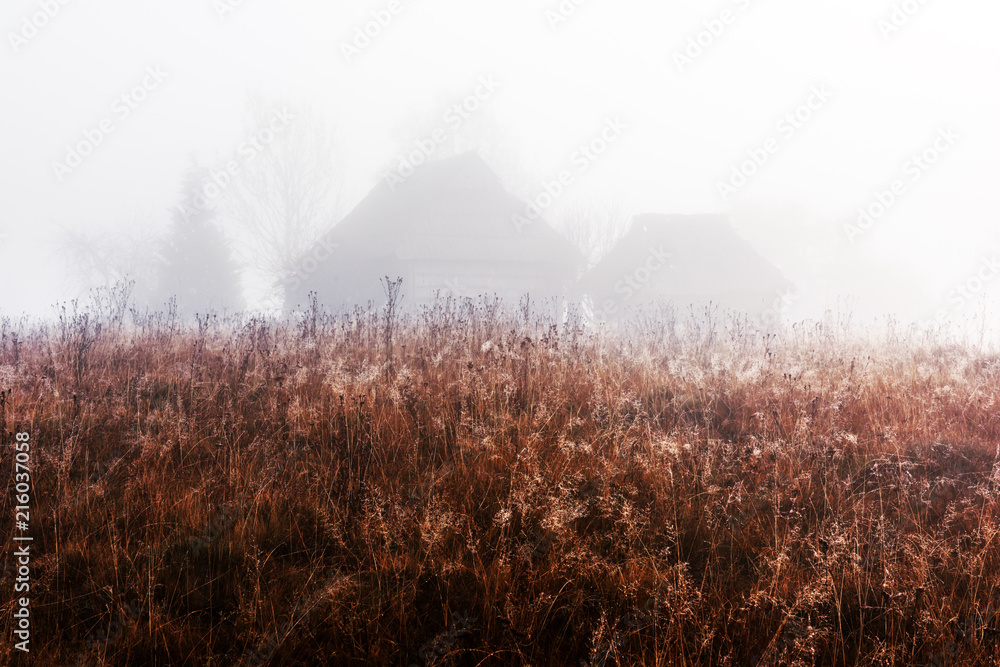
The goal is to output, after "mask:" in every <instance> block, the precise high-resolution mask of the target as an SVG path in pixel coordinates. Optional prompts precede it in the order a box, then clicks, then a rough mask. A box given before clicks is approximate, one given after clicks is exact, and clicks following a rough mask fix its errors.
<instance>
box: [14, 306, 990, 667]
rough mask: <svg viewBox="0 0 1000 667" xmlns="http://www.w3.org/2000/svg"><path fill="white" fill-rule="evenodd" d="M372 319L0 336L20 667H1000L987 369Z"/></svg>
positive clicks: (831, 326)
mask: <svg viewBox="0 0 1000 667" xmlns="http://www.w3.org/2000/svg"><path fill="white" fill-rule="evenodd" d="M383 315H384V314H383V313H382V312H380V311H376V310H372V309H369V310H361V309H359V310H356V311H355V312H353V313H348V314H339V315H330V314H327V313H325V312H322V311H321V310H318V309H316V308H312V309H310V310H309V311H308V312H306V313H305V314H303V315H301V316H300V317H299V318H298V320H296V321H294V322H292V323H287V322H277V321H272V320H267V319H262V318H249V319H242V320H240V319H227V320H223V319H220V318H207V319H203V320H202V321H200V322H199V323H198V324H195V325H192V326H190V327H185V326H180V325H179V324H178V323H177V322H176V321H175V320H174V319H173V318H172V317H171V316H170V315H169V314H167V315H163V314H160V315H155V316H148V315H147V316H138V315H136V314H134V315H133V319H134V322H135V323H134V325H132V324H130V325H125V324H124V322H123V319H125V318H123V317H122V313H121V312H118V314H117V315H115V314H114V313H113V312H112V314H110V315H109V314H108V313H106V312H102V311H100V309H94V310H93V311H88V312H86V313H79V312H74V311H73V310H67V311H66V312H64V313H62V317H61V318H60V320H59V321H52V322H49V323H28V322H20V323H18V322H11V321H9V320H5V321H4V324H3V330H2V331H0V335H2V340H0V388H2V389H5V390H9V394H7V397H6V400H5V404H4V407H3V416H2V417H0V419H3V420H4V426H3V428H2V430H3V431H5V433H6V432H9V431H17V430H20V431H28V432H30V433H31V438H32V443H34V449H33V451H34V454H33V456H34V458H33V463H32V466H33V470H32V477H33V501H32V502H33V507H32V530H33V534H34V535H35V536H36V541H35V543H34V547H33V561H32V568H33V569H32V574H31V576H32V591H31V604H32V614H33V617H32V654H31V658H32V662H33V664H38V665H49V664H52V665H54V664H94V665H96V664H114V665H144V664H155V665H210V664H211V665H230V664H238V663H241V664H265V663H266V664H271V665H322V664H338V665H340V664H344V665H348V664H386V665H403V666H408V665H414V664H415V665H508V664H510V665H521V664H523V665H528V664H531V665H536V666H540V665H574V666H576V665H616V664H620V665H630V664H642V665H664V666H665V665H733V666H742V665H796V666H799V665H944V664H949V665H989V664H997V660H998V658H997V656H998V654H1000V652H998V650H997V646H996V641H995V640H996V638H997V634H998V632H1000V619H997V618H995V617H994V613H995V611H996V610H997V609H998V608H1000V539H998V537H1000V517H998V508H1000V468H998V467H997V462H998V457H997V455H998V443H1000V405H998V392H1000V358H998V357H997V356H996V355H993V354H989V353H986V352H982V351H977V350H975V349H973V348H972V347H969V346H964V345H956V344H948V343H946V342H943V341H942V340H939V339H935V338H933V337H932V338H919V337H917V336H915V335H912V336H897V335H895V334H892V333H891V331H890V332H889V333H888V334H886V335H884V336H882V339H881V340H879V341H874V340H872V339H866V340H862V339H861V338H857V337H852V336H850V335H847V334H844V333H842V332H840V331H838V328H837V326H836V323H835V322H827V323H824V324H817V325H815V326H810V327H809V328H803V327H797V328H795V329H794V330H789V331H786V332H784V333H780V334H776V335H769V334H763V333H761V332H758V331H756V330H755V328H754V327H753V326H751V325H750V324H749V323H747V322H746V321H744V320H739V319H737V318H731V317H719V318H714V319H713V318H707V319H706V318H700V317H688V318H686V319H685V318H681V321H678V320H677V319H676V318H674V316H673V314H672V313H671V312H669V311H664V312H661V313H659V315H657V316H650V317H648V318H646V319H644V320H642V321H641V322H636V323H634V324H633V325H632V326H630V327H628V328H627V329H623V330H620V331H616V332H600V333H595V332H591V331H584V330H583V329H581V328H579V327H577V326H575V324H574V319H573V318H571V319H570V322H569V323H563V322H559V323H555V322H552V321H550V320H549V319H548V318H546V317H544V316H541V315H533V316H528V317H525V311H521V310H518V311H512V312H506V311H504V309H503V308H498V307H497V304H495V303H493V302H490V301H488V300H479V301H477V302H472V301H467V302H465V303H464V304H460V303H455V302H451V301H446V302H442V303H440V304H438V305H437V306H436V307H435V308H433V309H429V310H426V311H425V312H423V313H421V314H418V315H412V316H405V317H402V318H400V319H399V321H398V322H397V323H396V326H395V331H394V332H393V335H392V340H391V341H389V342H390V345H389V346H388V352H389V354H391V360H390V359H387V346H386V342H387V341H386V319H385V318H384V317H383ZM4 437H5V440H4V444H5V445H7V446H5V447H4V448H3V455H2V470H3V475H4V479H5V480H8V481H7V485H6V488H12V487H13V452H12V448H11V447H10V446H9V445H10V443H11V442H12V439H11V438H10V437H8V436H7V435H6V434H5V436H4ZM8 475H9V476H10V477H9V478H8V477H7V476H8ZM13 504H14V503H13V499H12V492H10V493H6V494H4V496H3V501H2V502H0V505H2V507H0V516H3V517H4V520H3V523H2V526H3V529H2V530H0V537H2V539H3V544H4V547H3V548H4V550H5V551H4V555H3V557H4V561H3V562H4V564H5V566H6V567H7V568H8V571H7V572H6V576H5V578H4V586H3V590H4V593H3V594H2V596H0V601H2V603H3V610H4V611H3V616H2V618H0V627H2V628H3V636H4V637H7V638H9V637H11V631H12V628H13V623H12V619H11V613H10V612H11V610H12V608H13V593H12V586H11V585H10V584H11V573H10V571H9V568H10V567H11V563H12V562H13V561H12V556H11V552H12V550H13V549H12V547H11V546H9V545H12V544H13V542H12V541H11V539H10V538H11V536H12V534H13V525H12V524H13ZM8 517H9V519H10V520H8ZM11 645H12V641H9V640H5V641H4V643H3V646H2V647H0V661H3V662H7V663H9V664H15V663H23V662H24V660H23V656H20V655H18V652H16V651H14V650H13V649H12V646H11ZM102 661H103V663H102Z"/></svg>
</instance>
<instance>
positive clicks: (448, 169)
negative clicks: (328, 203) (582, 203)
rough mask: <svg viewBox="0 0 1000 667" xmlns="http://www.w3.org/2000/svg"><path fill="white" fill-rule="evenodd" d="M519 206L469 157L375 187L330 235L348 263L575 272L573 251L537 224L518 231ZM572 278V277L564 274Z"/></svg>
mask: <svg viewBox="0 0 1000 667" xmlns="http://www.w3.org/2000/svg"><path fill="white" fill-rule="evenodd" d="M524 209H525V203H524V202H523V201H521V200H519V199H518V198H517V197H515V196H514V195H512V194H510V193H509V192H508V191H507V190H506V189H505V188H504V187H503V184H502V183H501V182H500V179H499V177H497V175H496V174H495V173H494V172H493V171H492V170H491V169H490V167H489V166H488V165H487V164H486V163H485V162H484V161H483V160H482V158H480V157H479V155H478V154H476V153H475V152H468V153H463V154H461V155H457V156H455V157H451V158H447V159H443V160H437V161H434V162H429V163H427V164H425V165H423V166H421V167H419V168H417V169H416V171H415V172H414V173H413V174H412V175H411V176H410V177H409V178H407V179H405V180H404V182H402V183H399V184H397V185H396V187H395V189H394V190H393V189H392V188H390V187H389V185H388V183H386V182H385V181H384V180H383V181H381V182H380V183H379V184H378V185H377V186H376V187H375V188H373V189H372V191H371V192H370V193H369V194H368V195H367V196H366V197H365V198H364V199H363V200H362V201H361V203H360V204H358V206H357V207H356V208H355V209H354V210H353V211H351V213H349V214H348V215H347V216H346V217H345V218H344V219H343V220H342V221H341V222H340V223H339V224H337V225H336V226H335V227H334V228H333V229H332V230H331V232H330V233H329V234H328V238H329V239H330V241H332V242H333V243H337V244H339V248H338V251H337V252H339V253H344V254H346V255H349V256H350V257H351V258H352V259H354V260H360V261H364V260H365V259H367V258H384V257H392V258H395V259H400V260H428V261H445V260H463V261H486V262H537V263H546V264H555V265H560V266H564V267H570V266H572V267H574V268H575V267H576V266H577V265H578V264H579V263H580V262H581V258H580V255H579V253H578V252H577V251H576V250H575V249H574V248H573V246H572V245H571V244H570V243H569V242H568V241H566V239H565V238H563V237H562V236H561V235H560V234H559V233H558V232H556V231H555V230H554V229H553V228H552V227H550V226H549V225H548V224H547V223H546V222H544V221H543V220H536V221H535V222H533V223H531V224H529V225H525V226H523V227H522V228H521V230H520V231H519V230H518V228H517V226H516V225H515V224H514V222H513V221H512V216H513V215H514V214H515V213H519V214H522V215H523V214H524ZM570 278H572V276H570Z"/></svg>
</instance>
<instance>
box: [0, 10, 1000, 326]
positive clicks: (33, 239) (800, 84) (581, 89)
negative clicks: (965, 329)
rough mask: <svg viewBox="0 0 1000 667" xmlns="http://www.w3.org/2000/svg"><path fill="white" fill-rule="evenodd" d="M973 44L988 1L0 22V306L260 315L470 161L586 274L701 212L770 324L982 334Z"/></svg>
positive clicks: (988, 146) (994, 287) (159, 13)
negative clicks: (772, 278)
mask: <svg viewBox="0 0 1000 667" xmlns="http://www.w3.org/2000/svg"><path fill="white" fill-rule="evenodd" d="M998 23H1000V5H998V4H997V3H996V2H993V1H991V0H967V1H966V2H951V3H947V2H942V1H931V0H905V1H904V0H819V1H815V2H802V1H801V0H720V1H718V2H691V1H686V2H685V1H677V2H670V3H662V2H652V1H648V0H616V1H615V2H611V1H610V0H563V1H561V2H560V1H559V0H539V1H536V2H529V1H526V0H508V1H507V2H503V3H499V2H496V3H485V2H469V1H468V0H461V1H459V0H374V1H372V2H349V3H328V2H320V1H318V0H283V1H282V2H273V1H272V2H267V1H265V0H242V1H241V0H186V1H183V2H170V3H166V2H163V3H159V2H136V1H135V0H128V1H126V0H92V1H89V2H84V1H82V0H6V2H5V3H4V5H3V8H2V9H0V27H2V29H3V32H4V44H3V46H2V47H0V53H2V55H0V68H2V69H0V71H2V83H3V85H2V87H0V91H2V93H0V94H2V96H3V104H2V107H0V114H2V116H3V121H4V122H3V128H4V129H3V133H2V140H0V141H2V148H0V152H2V156H3V160H2V162H0V170H2V174H0V177H2V180H0V183H2V188H0V211H2V215H0V263H2V266H3V275H4V281H3V282H4V289H3V291H2V293H0V311H2V313H3V314H6V315H18V314H20V313H22V312H27V313H30V314H34V315H43V316H44V315H48V314H51V312H52V306H53V304H55V303H57V302H60V301H64V300H68V299H72V298H77V297H86V295H87V293H88V290H90V289H91V288H94V287H99V286H101V285H102V284H113V283H114V282H115V281H116V280H119V279H121V278H122V277H125V276H128V277H130V278H132V279H135V280H136V281H137V287H136V295H137V296H141V297H142V298H144V299H146V300H147V301H148V302H150V303H152V304H154V305H156V304H158V303H162V302H163V299H164V298H165V296H166V295H167V294H168V293H169V292H170V291H171V290H176V291H180V292H183V291H184V290H185V289H191V288H189V287H187V286H186V285H187V284H188V283H185V282H184V281H185V280H188V282H190V279H191V278H192V277H196V278H197V280H198V281H201V283H202V284H213V285H215V284H219V285H221V286H220V287H219V288H218V290H217V292H218V294H217V296H218V301H217V302H216V301H213V298H209V296H207V295H206V294H201V296H199V297H197V298H195V297H194V296H192V297H191V298H192V299H193V302H192V304H193V305H192V307H197V308H208V307H213V306H215V305H218V303H226V304H239V305H242V306H246V307H249V308H252V309H265V310H271V311H274V310H277V309H280V308H281V307H282V298H283V294H284V291H283V290H285V289H288V287H287V281H286V282H285V283H282V284H284V285H285V287H282V286H281V285H279V281H280V280H281V279H282V277H283V276H287V275H289V273H290V272H294V271H295V270H296V266H298V265H299V264H298V263H301V261H302V259H301V258H302V256H303V254H304V253H308V252H312V250H311V249H313V248H315V247H316V246H315V243H316V241H317V240H318V239H321V238H322V236H323V234H325V233H326V232H328V231H329V230H330V227H331V225H333V224H334V223H335V222H337V221H339V220H340V219H342V218H343V217H344V216H346V215H348V214H349V213H350V212H351V211H352V210H354V209H355V207H356V206H357V205H358V204H359V203H360V202H362V201H363V200H364V198H365V197H366V196H367V195H368V193H369V192H371V191H372V190H373V189H374V188H379V187H385V186H386V185H388V186H389V187H390V189H391V191H392V192H395V190H396V185H399V187H400V191H401V192H402V191H403V190H404V189H405V187H406V186H411V187H413V188H416V187H417V185H418V181H417V179H416V177H414V180H413V182H412V183H411V182H410V181H409V178H410V172H409V169H410V167H411V164H410V163H414V162H424V161H428V162H430V161H433V160H436V159H442V158H449V157H454V156H457V155H462V154H464V153H465V152H467V151H475V152H476V153H477V154H478V156H479V157H480V158H482V161H483V162H484V163H485V165H487V166H488V167H489V169H490V170H491V171H492V172H493V173H495V174H496V175H497V176H498V177H499V179H500V181H501V182H502V184H503V187H504V188H506V190H508V191H509V192H510V193H511V194H512V195H513V196H515V197H517V198H520V199H521V200H523V201H525V202H528V203H535V204H537V206H538V208H539V209H541V210H540V214H541V217H542V218H544V220H545V221H546V224H551V226H552V227H553V228H555V229H556V230H558V231H560V232H561V233H563V234H564V235H565V236H566V237H567V238H569V239H571V240H573V241H576V242H577V247H578V249H579V250H580V252H581V254H582V255H583V256H585V260H586V262H587V263H589V264H594V263H596V262H597V261H598V260H599V259H600V258H601V257H603V256H605V255H606V254H607V253H608V252H609V251H610V250H612V249H613V248H614V247H615V241H616V240H617V239H618V238H619V237H621V236H622V235H623V234H625V230H626V228H627V227H628V224H629V221H630V220H632V216H634V215H645V214H663V215H674V214H720V215H726V216H728V220H729V222H730V223H731V225H732V227H733V228H734V229H735V231H736V233H738V235H739V236H740V237H741V238H742V239H743V240H745V241H746V242H747V244H748V246H747V247H748V248H749V247H752V249H753V250H754V251H755V252H756V253H758V254H759V255H761V256H762V257H763V258H764V259H765V260H767V262H769V263H770V264H771V265H773V267H775V268H776V269H777V270H778V271H780V273H781V275H782V276H784V278H785V279H787V281H788V283H789V286H788V287H787V288H782V289H781V290H780V293H778V294H775V295H774V296H775V300H774V301H772V305H771V307H772V308H773V309H776V310H777V311H779V312H780V314H781V315H782V317H784V318H798V317H813V316H818V315H819V314H821V313H822V312H823V311H824V309H827V308H831V307H837V306H838V304H839V305H841V306H843V304H849V305H848V306H846V307H848V308H850V309H852V310H853V312H854V313H855V314H856V316H857V317H859V318H869V319H871V318H876V317H879V316H885V315H896V316H898V317H900V318H902V319H904V320H918V321H923V322H928V321H930V320H935V319H936V320H938V321H946V320H960V319H965V318H970V317H973V316H976V317H986V318H987V319H991V318H995V317H996V316H997V313H998V309H997V308H996V303H995V301H996V296H997V295H998V294H1000V229H998V215H997V214H998V212H1000V188H998V187H997V182H998V180H1000V157H998V156H1000V124H998V122H997V118H1000V41H998V40H997V38H996V26H997V25H998ZM417 170H418V171H419V168H418V169H417ZM484 178H485V177H484ZM394 181H398V183H396V182H394ZM404 182H405V183H404ZM209 183H211V184H214V188H208V189H206V186H207V184H209ZM206 193H207V194H206ZM543 193H544V194H547V195H548V196H547V197H546V196H544V194H543ZM199 195H200V196H199ZM204 219H210V220H211V223H212V225H211V227H210V228H208V227H206V226H204V225H202V226H199V225H198V224H196V223H198V221H199V220H204ZM581 219H583V220H584V222H583V223H581V224H576V223H577V222H579V220H581ZM359 224H360V223H359ZM587 224H591V226H593V225H594V224H597V226H598V227H599V229H597V230H594V229H586V226H587ZM602 225H603V227H602ZM581 229H584V231H581ZM518 231H520V230H518ZM361 233H362V232H358V234H361ZM664 233H666V232H664ZM584 237H585V238H584ZM345 238H355V237H345ZM658 238H659V237H658ZM692 238H695V237H692ZM581 239H582V241H581ZM338 243H339V244H340V245H343V242H338ZM359 243H360V242H359ZM691 243H694V244H697V243H698V241H697V240H693V241H691ZM733 247H734V248H736V246H733ZM741 247H742V246H741ZM339 250H340V252H347V253H350V252H351V250H350V249H349V248H348V249H344V248H342V247H341V248H340V249H339ZM710 250H711V249H710V248H709V249H705V252H706V253H708V252H709V251H710ZM498 252H499V251H498ZM732 252H733V253H735V254H736V255H739V253H740V252H741V251H740V250H739V249H738V248H736V249H734V250H733V251H732ZM653 259H654V260H656V261H659V260H658V259H656V258H655V257H654V258H653ZM650 261H653V260H650ZM164 262H167V263H169V265H170V266H171V267H172V271H174V274H176V279H177V281H176V282H171V280H173V278H171V279H169V280H168V279H165V278H163V276H162V275H160V276H159V277H157V271H158V270H159V269H158V268H157V267H158V266H160V265H161V264H162V263H164ZM650 266H657V264H656V263H655V262H653V263H652V264H650ZM721 270H724V269H723V268H720V271H721ZM160 273H161V274H162V271H161V272H160ZM611 275H612V278H613V277H614V275H615V274H614V272H613V271H612V272H611ZM449 280H454V281H455V282H460V281H461V277H460V276H456V277H454V278H452V279H449ZM234 286H235V287H234ZM376 288H377V286H376ZM407 288H413V289H417V288H418V286H413V285H407V284H405V283H404V286H403V290H404V292H406V290H407ZM227 290H228V291H227ZM454 291H455V292H456V293H459V292H460V290H459V289H455V290H454ZM213 293H214V292H213Z"/></svg>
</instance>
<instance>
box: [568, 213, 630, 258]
mask: <svg viewBox="0 0 1000 667" xmlns="http://www.w3.org/2000/svg"><path fill="white" fill-rule="evenodd" d="M631 219H632V218H631V216H630V215H629V214H628V212H627V211H626V210H625V206H624V205H623V204H622V201H621V199H619V198H617V197H616V198H613V199H610V200H603V201H599V200H596V199H585V200H579V201H577V202H574V203H573V204H571V205H570V206H569V207H568V208H567V209H566V211H565V212H564V213H563V214H562V215H561V216H560V218H559V221H558V222H554V224H555V226H556V227H557V228H558V229H559V231H560V232H561V233H562V234H563V236H565V237H566V238H567V239H568V240H569V241H570V243H572V244H573V245H574V246H575V247H576V248H577V249H578V250H579V251H580V253H581V254H582V255H583V257H584V259H586V261H587V265H588V267H589V266H594V265H595V264H597V262H599V261H600V260H601V258H602V257H604V255H606V254H607V253H608V252H609V251H610V250H611V249H612V248H614V247H615V245H616V244H617V243H618V241H620V240H621V238H622V237H623V236H624V235H625V233H626V232H627V231H628V229H629V225H630V224H631Z"/></svg>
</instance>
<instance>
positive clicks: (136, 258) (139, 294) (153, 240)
mask: <svg viewBox="0 0 1000 667" xmlns="http://www.w3.org/2000/svg"><path fill="white" fill-rule="evenodd" d="M155 227H156V226H155V225H154V224H153V223H152V221H151V220H150V216H148V215H145V214H141V213H138V212H132V213H130V214H129V215H128V216H127V217H126V218H125V220H124V221H123V224H122V225H121V226H120V227H119V228H117V229H112V230H107V231H97V232H88V231H84V230H80V229H73V228H71V227H66V226H59V231H58V235H57V236H56V238H55V239H54V242H53V246H54V249H55V253H56V255H57V256H58V258H59V261H60V262H61V264H62V266H63V272H64V275H63V277H64V279H65V280H66V281H67V283H69V285H71V286H72V288H73V290H75V291H76V293H77V294H78V295H81V296H82V295H84V294H86V293H88V292H90V291H91V290H94V289H101V288H109V287H111V286H113V285H117V284H119V283H124V282H127V281H129V280H132V281H135V296H136V298H137V299H139V300H143V299H144V298H145V297H146V296H147V295H148V294H149V293H150V290H151V288H152V284H153V282H154V280H155V267H154V264H155V260H156V255H157V249H158V243H159V240H160V233H159V230H157V229H156V228H155Z"/></svg>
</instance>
